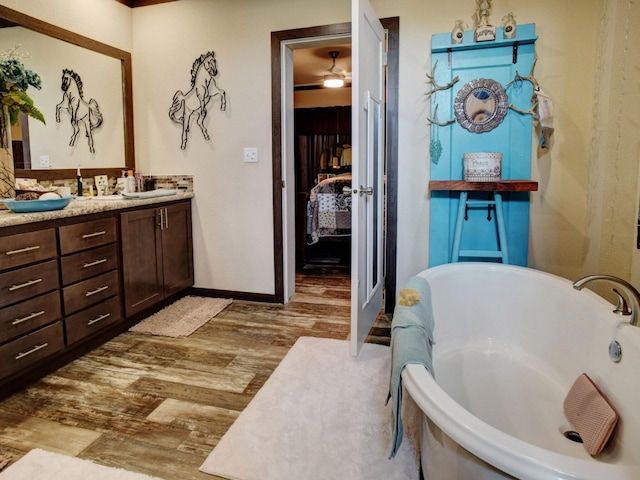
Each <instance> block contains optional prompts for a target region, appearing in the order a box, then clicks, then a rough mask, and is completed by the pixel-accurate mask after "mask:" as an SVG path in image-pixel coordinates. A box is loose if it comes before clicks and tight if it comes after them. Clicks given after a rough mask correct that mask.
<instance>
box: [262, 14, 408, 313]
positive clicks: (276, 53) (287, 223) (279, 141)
mask: <svg viewBox="0 0 640 480" xmlns="http://www.w3.org/2000/svg"><path fill="white" fill-rule="evenodd" d="M381 22H382V24H383V26H384V27H385V29H387V35H388V51H387V80H386V81H387V99H386V101H387V103H386V105H385V106H386V126H385V127H386V138H387V144H386V147H385V148H386V152H385V153H386V165H385V180H386V184H385V187H386V188H385V205H384V208H385V222H386V223H385V260H384V263H385V264H384V269H385V304H384V310H385V312H392V311H393V308H394V307H395V277H396V273H395V272H396V269H395V259H396V234H397V229H396V224H397V203H396V202H397V163H398V161H397V148H398V147H397V146H398V134H397V117H398V115H397V106H398V56H399V49H398V38H399V19H398V18H397V17H394V18H389V19H383V20H381ZM350 37H351V24H350V23H343V24H334V25H326V26H320V27H310V28H304V29H295V30H285V31H280V32H273V33H272V34H271V54H272V55H271V56H272V127H273V146H272V153H273V184H274V196H273V200H274V210H273V211H274V263H275V279H274V280H275V297H276V301H277V302H281V303H286V302H288V300H289V299H290V296H291V294H292V292H293V291H294V290H295V276H294V278H291V277H292V275H291V274H290V272H292V271H294V270H295V268H292V267H294V266H299V265H300V264H301V263H302V262H301V261H300V259H301V257H300V255H301V253H300V252H301V250H302V248H301V245H302V246H304V245H305V244H306V241H305V238H303V237H302V234H301V233H300V227H298V230H296V228H295V224H297V223H298V222H304V218H301V217H302V215H301V214H300V213H301V212H303V211H304V212H305V213H306V211H305V210H306V209H305V210H302V209H301V208H297V211H298V216H297V217H295V220H294V221H292V218H293V217H294V215H292V214H291V212H292V211H294V209H292V208H291V207H292V205H294V204H295V203H296V199H295V198H294V197H295V194H294V192H295V190H294V189H293V188H287V186H293V185H294V184H295V182H296V177H295V174H294V171H295V170H294V158H295V156H294V152H295V142H294V136H293V133H292V132H293V130H294V121H295V119H294V115H293V111H294V110H293V97H294V93H293V92H294V85H293V83H294V82H293V72H292V70H291V71H289V70H288V69H292V65H293V52H294V50H298V49H305V48H310V49H325V50H326V49H327V48H326V47H330V46H332V45H334V46H335V45H338V44H343V45H344V44H345V43H347V44H350ZM338 58H339V57H338ZM327 59H329V57H328V56H327ZM325 63H327V67H328V66H329V62H327V61H326V60H325ZM320 64H321V65H322V63H320ZM308 88H309V89H312V88H316V89H317V87H311V86H309V87H308ZM283 105H284V107H283ZM349 133H350V132H349ZM337 145H342V147H343V148H344V146H345V145H348V142H346V141H345V139H344V138H341V137H340V136H339V135H338V136H337V137H336V139H335V145H331V147H330V149H333V148H334V146H337ZM334 151H335V150H334ZM331 153H333V151H332V152H331ZM332 158H333V155H332ZM346 162H347V163H348V161H346ZM329 166H332V165H331V162H330V163H329ZM333 166H339V167H346V165H345V160H344V159H342V160H338V161H337V165H336V162H335V161H333ZM345 170H346V169H345ZM322 173H325V172H320V174H322ZM301 203H302V202H301ZM303 225H304V224H303ZM304 231H305V235H306V225H304ZM285 233H286V234H285ZM343 242H344V240H343ZM346 243H347V244H348V240H347V242H346ZM296 250H297V254H296ZM329 250H331V248H329ZM337 251H342V250H340V247H338V249H337ZM348 251H349V252H350V249H349V250H348ZM305 254H306V253H305ZM326 258H329V260H328V261H334V262H336V261H337V262H341V261H343V260H342V259H341V258H340V255H333V259H331V255H329V256H325V259H326ZM324 261H325V262H326V261H327V260H324ZM325 268H326V265H325ZM287 273H289V274H287Z"/></svg>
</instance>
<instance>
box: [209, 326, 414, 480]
mask: <svg viewBox="0 0 640 480" xmlns="http://www.w3.org/2000/svg"><path fill="white" fill-rule="evenodd" d="M390 363H391V355H390V349H389V347H385V346H382V345H372V344H366V345H365V346H364V347H363V350H362V353H361V354H360V356H359V357H358V358H353V357H352V356H351V355H350V354H349V343H348V342H347V341H343V340H330V339H319V338H310V337H302V338H300V339H299V340H298V341H297V342H296V344H295V345H294V346H293V347H292V348H291V350H290V351H289V353H288V354H287V356H286V357H285V358H284V359H283V360H282V362H281V363H280V365H279V366H278V368H276V370H275V371H274V372H273V374H272V375H271V377H270V378H269V380H268V381H267V382H266V383H265V385H264V386H263V387H262V389H260V391H259V392H258V393H257V394H256V396H255V397H254V399H253V400H252V401H251V403H250V404H249V405H248V406H247V408H246V409H245V410H244V411H243V412H242V413H241V414H240V416H239V417H238V418H237V419H236V421H235V423H234V424H233V425H232V426H231V428H230V429H229V430H228V431H227V433H226V434H225V435H224V437H223V438H222V439H221V440H220V442H219V443H218V445H217V446H216V448H215V449H214V450H213V452H211V454H210V455H209V457H208V458H207V460H206V461H205V462H204V463H203V464H202V466H201V467H200V470H201V471H203V472H205V473H209V474H212V475H218V476H221V477H224V478H229V479H232V480H284V479H304V480H316V479H317V480H325V479H350V480H360V479H362V480H365V479H366V480H376V479H379V480H391V479H393V480H416V479H418V478H419V477H420V475H419V460H418V453H417V446H416V442H415V441H414V439H413V435H415V429H414V428H412V427H413V425H414V423H411V422H409V421H407V422H406V431H407V433H406V436H405V438H404V441H403V444H402V446H401V448H400V451H399V452H398V454H397V455H396V457H395V458H393V459H392V460H389V453H390V451H391V435H392V429H391V406H390V405H388V406H385V401H386V399H387V393H388V391H389V372H390Z"/></svg>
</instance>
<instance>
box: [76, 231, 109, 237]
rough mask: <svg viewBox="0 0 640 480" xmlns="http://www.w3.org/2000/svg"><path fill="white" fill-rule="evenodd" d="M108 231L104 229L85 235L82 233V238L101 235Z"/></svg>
mask: <svg viewBox="0 0 640 480" xmlns="http://www.w3.org/2000/svg"><path fill="white" fill-rule="evenodd" d="M106 233H107V232H106V231H104V230H102V231H101V232H94V233H85V234H84V235H82V238H91V237H99V236H100V235H104V234H106Z"/></svg>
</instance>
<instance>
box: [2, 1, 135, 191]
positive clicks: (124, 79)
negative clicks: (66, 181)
mask: <svg viewBox="0 0 640 480" xmlns="http://www.w3.org/2000/svg"><path fill="white" fill-rule="evenodd" d="M0 26H1V27H2V28H0V44H1V45H5V49H8V48H13V47H14V46H16V45H19V46H20V47H19V49H18V53H26V54H28V57H27V58H25V59H24V60H23V62H24V64H25V66H26V68H28V69H30V70H33V71H35V72H36V73H38V74H39V75H40V77H41V78H42V89H41V90H35V89H33V88H30V89H29V90H28V93H29V95H30V96H31V97H32V98H33V100H34V104H35V105H36V106H37V107H38V108H39V109H40V110H41V111H42V113H43V114H44V116H45V119H46V122H47V123H46V125H43V124H41V123H40V122H38V121H37V120H33V119H28V120H27V121H28V125H27V127H26V128H24V127H23V128H22V129H21V132H20V135H18V139H19V141H23V142H24V145H25V146H26V147H25V148H24V154H22V152H16V153H17V154H14V158H18V159H19V158H21V157H23V158H24V157H26V158H24V160H23V161H24V162H25V163H24V164H23V163H20V164H18V165H15V175H16V177H28V178H37V179H51V180H55V179H60V178H75V175H76V167H77V165H81V167H82V171H83V174H87V175H98V174H108V175H112V176H120V172H121V171H122V170H124V169H134V168H135V154H134V141H133V103H132V91H133V89H132V85H131V82H132V78H131V54H130V53H129V52H126V51H124V50H120V49H117V48H115V47H112V46H110V45H106V44H104V43H100V42H97V41H95V40H92V39H90V38H87V37H84V36H82V35H78V34H76V33H74V32H70V31H68V30H65V29H62V28H60V27H57V26H55V25H52V24H49V23H45V22H43V21H41V20H38V19H36V18H33V17H30V16H28V15H25V14H23V13H20V12H17V11H15V10H11V9H9V8H7V7H4V6H1V5H0ZM64 69H71V70H73V71H74V72H75V73H77V74H78V75H79V76H80V78H81V79H82V82H83V87H84V88H83V90H84V96H85V100H87V101H89V100H90V98H93V99H95V100H96V102H97V103H98V105H99V108H100V112H101V114H102V117H103V123H102V125H100V127H99V128H98V129H96V130H95V131H94V138H93V140H94V150H95V151H94V152H91V151H90V147H89V144H88V141H87V138H86V136H85V134H84V131H81V132H80V134H79V135H78V138H77V140H76V142H75V143H74V145H70V143H71V137H72V134H73V127H72V125H71V120H70V117H69V116H68V115H67V116H66V117H65V116H64V115H62V116H61V121H60V122H56V105H57V104H58V103H60V102H61V100H62V95H63V91H62V88H61V86H62V74H63V70H64ZM23 119H26V117H25V116H23ZM22 133H24V136H23V135H22ZM47 161H48V162H49V164H50V167H47V166H46V162H47ZM43 163H44V164H45V166H44V167H43Z"/></svg>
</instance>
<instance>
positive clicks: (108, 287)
mask: <svg viewBox="0 0 640 480" xmlns="http://www.w3.org/2000/svg"><path fill="white" fill-rule="evenodd" d="M62 292H63V298H64V311H65V314H66V315H69V314H71V313H74V312H77V311H78V310H82V309H83V308H86V307H88V306H90V305H94V304H96V303H98V302H101V301H102V300H105V299H107V298H109V297H112V296H114V295H117V294H118V272H117V271H115V270H112V271H110V272H107V273H103V274H102V275H100V276H98V277H93V278H90V279H88V280H84V281H82V282H80V283H76V284H74V285H71V286H69V287H64V289H63V290H62Z"/></svg>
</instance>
